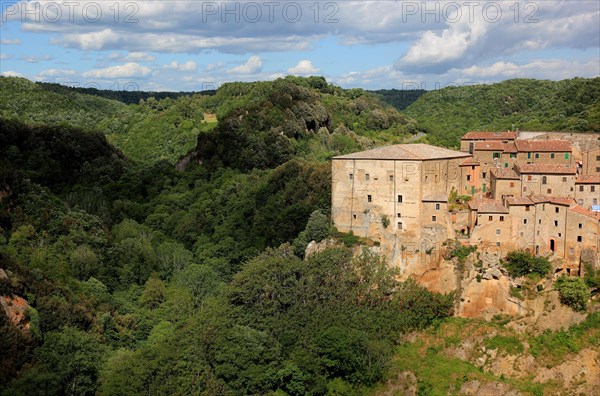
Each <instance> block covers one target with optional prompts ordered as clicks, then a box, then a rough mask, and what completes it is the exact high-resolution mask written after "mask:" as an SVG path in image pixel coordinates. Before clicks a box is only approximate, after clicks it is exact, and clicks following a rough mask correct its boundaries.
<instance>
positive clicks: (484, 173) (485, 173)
mask: <svg viewBox="0 0 600 396" xmlns="http://www.w3.org/2000/svg"><path fill="white" fill-rule="evenodd" d="M598 169H600V168H598ZM598 172H600V170H599V171H598ZM485 175H487V172H483V178H484V179H485Z"/></svg>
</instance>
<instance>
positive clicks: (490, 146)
mask: <svg viewBox="0 0 600 396" xmlns="http://www.w3.org/2000/svg"><path fill="white" fill-rule="evenodd" d="M474 150H476V151H504V143H502V142H501V141H499V140H487V141H486V140H483V141H478V142H475V146H474Z"/></svg>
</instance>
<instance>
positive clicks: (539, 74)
mask: <svg viewBox="0 0 600 396" xmlns="http://www.w3.org/2000/svg"><path fill="white" fill-rule="evenodd" d="M457 72H458V73H460V74H462V75H463V76H465V77H469V78H473V77H476V78H492V79H495V80H501V79H505V78H538V79H550V80H562V79H565V78H573V77H575V76H578V77H596V76H598V74H600V66H598V61H597V59H594V60H589V61H569V60H565V59H537V60H533V61H531V62H529V63H524V64H521V65H518V64H516V63H513V62H505V61H499V62H496V63H494V64H492V65H489V66H471V67H468V68H466V69H462V70H457Z"/></svg>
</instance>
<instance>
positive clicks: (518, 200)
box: [506, 197, 533, 206]
mask: <svg viewBox="0 0 600 396" xmlns="http://www.w3.org/2000/svg"><path fill="white" fill-rule="evenodd" d="M506 203H507V204H508V205H509V206H522V205H533V201H531V199H529V198H528V197H506Z"/></svg>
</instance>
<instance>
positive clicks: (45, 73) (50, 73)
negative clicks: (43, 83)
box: [37, 69, 77, 77]
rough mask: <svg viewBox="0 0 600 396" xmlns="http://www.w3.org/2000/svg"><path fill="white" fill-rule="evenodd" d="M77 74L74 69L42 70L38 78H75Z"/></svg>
mask: <svg viewBox="0 0 600 396" xmlns="http://www.w3.org/2000/svg"><path fill="white" fill-rule="evenodd" d="M76 74H77V72H76V71H75V70H72V69H47V70H42V71H41V72H39V73H38V74H37V76H38V77H62V76H74V75H76Z"/></svg>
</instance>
